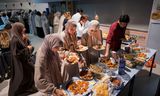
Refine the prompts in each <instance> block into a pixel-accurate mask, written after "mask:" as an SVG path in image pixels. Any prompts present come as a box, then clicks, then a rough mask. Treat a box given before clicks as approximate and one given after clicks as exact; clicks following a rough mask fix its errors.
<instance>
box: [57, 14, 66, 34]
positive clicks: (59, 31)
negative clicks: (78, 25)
mask: <svg viewBox="0 0 160 96" xmlns="http://www.w3.org/2000/svg"><path fill="white" fill-rule="evenodd" d="M64 19H65V16H64V15H62V16H61V17H60V20H59V27H58V33H61V32H62V30H63V21H64Z"/></svg>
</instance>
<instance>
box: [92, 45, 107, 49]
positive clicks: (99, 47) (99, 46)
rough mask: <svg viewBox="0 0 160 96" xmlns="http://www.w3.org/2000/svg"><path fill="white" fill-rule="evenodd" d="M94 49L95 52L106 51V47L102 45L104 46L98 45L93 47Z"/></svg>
mask: <svg viewBox="0 0 160 96" xmlns="http://www.w3.org/2000/svg"><path fill="white" fill-rule="evenodd" d="M93 49H95V50H105V46H104V45H102V44H98V45H95V46H93Z"/></svg>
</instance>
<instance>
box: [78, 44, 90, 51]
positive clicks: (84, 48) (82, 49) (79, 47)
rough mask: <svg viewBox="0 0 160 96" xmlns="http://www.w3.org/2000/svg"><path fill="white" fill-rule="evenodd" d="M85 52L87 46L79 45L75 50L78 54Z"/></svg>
mask: <svg viewBox="0 0 160 96" xmlns="http://www.w3.org/2000/svg"><path fill="white" fill-rule="evenodd" d="M86 50H88V47H87V46H83V45H79V46H78V47H77V48H76V51H80V52H83V51H86Z"/></svg>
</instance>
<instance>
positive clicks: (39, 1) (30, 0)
mask: <svg viewBox="0 0 160 96" xmlns="http://www.w3.org/2000/svg"><path fill="white" fill-rule="evenodd" d="M57 1H73V0H0V3H10V2H35V3H46V2H57ZM74 1H75V0H74Z"/></svg>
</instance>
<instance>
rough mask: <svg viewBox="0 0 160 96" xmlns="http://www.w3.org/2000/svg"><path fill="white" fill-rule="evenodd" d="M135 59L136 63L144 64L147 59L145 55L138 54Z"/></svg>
mask: <svg viewBox="0 0 160 96" xmlns="http://www.w3.org/2000/svg"><path fill="white" fill-rule="evenodd" d="M135 59H136V60H138V61H141V62H144V61H145V60H146V59H147V54H145V53H138V54H137V56H136V58H135Z"/></svg>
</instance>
